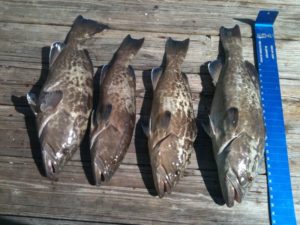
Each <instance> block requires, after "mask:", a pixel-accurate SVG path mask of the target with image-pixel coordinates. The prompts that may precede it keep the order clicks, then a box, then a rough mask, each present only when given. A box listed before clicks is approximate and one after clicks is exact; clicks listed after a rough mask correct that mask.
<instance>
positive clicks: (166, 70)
mask: <svg viewBox="0 0 300 225" xmlns="http://www.w3.org/2000/svg"><path fill="white" fill-rule="evenodd" d="M188 45H189V39H186V40H184V41H175V40H173V39H171V38H169V39H168V40H167V42H166V49H165V56H164V61H163V64H162V66H161V67H160V68H156V69H153V70H152V74H151V76H152V83H153V88H154V93H153V102H152V110H151V115H150V123H149V128H148V129H147V130H148V131H145V132H146V133H147V134H148V148H149V153H150V160H151V166H152V173H153V177H154V184H155V188H156V190H157V193H158V195H159V197H163V196H164V195H165V193H166V192H167V193H171V191H172V189H173V187H174V186H175V184H176V183H177V182H178V181H179V179H180V178H181V177H182V176H183V172H184V170H185V168H186V167H187V165H188V163H189V159H190V156H191V153H192V151H193V150H194V147H193V143H194V141H195V139H196V133H197V127H196V123H195V117H194V111H193V106H192V97H191V91H190V87H189V84H188V79H187V77H186V75H185V74H183V73H182V72H181V64H182V63H183V60H184V58H185V56H186V53H187V50H188Z"/></svg>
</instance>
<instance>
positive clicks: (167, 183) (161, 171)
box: [154, 165, 176, 198]
mask: <svg viewBox="0 0 300 225" xmlns="http://www.w3.org/2000/svg"><path fill="white" fill-rule="evenodd" d="M172 177H175V175H173V174H172V173H168V172H167V171H166V169H165V168H164V167H163V166H162V165H159V166H158V168H157V169H156V172H155V175H154V185H155V187H156V191H157V193H158V196H159V197H160V198H163V197H164V196H165V193H168V194H170V193H171V191H172V189H173V187H174V186H175V183H176V182H175V179H172Z"/></svg>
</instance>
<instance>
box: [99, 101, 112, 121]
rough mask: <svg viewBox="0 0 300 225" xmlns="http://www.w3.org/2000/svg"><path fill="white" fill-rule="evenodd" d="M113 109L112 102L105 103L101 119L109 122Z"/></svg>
mask: <svg viewBox="0 0 300 225" xmlns="http://www.w3.org/2000/svg"><path fill="white" fill-rule="evenodd" d="M111 111H112V105H111V104H107V105H105V106H104V107H103V109H102V112H101V119H102V120H103V121H105V122H108V120H109V117H110V115H111Z"/></svg>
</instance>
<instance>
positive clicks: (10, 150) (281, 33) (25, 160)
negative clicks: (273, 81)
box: [0, 0, 300, 225]
mask: <svg viewBox="0 0 300 225" xmlns="http://www.w3.org/2000/svg"><path fill="white" fill-rule="evenodd" d="M257 2H260V3H257ZM257 2H256V1H254V0H239V1H233V0H226V1H221V0H212V1H210V0H206V1H197V0H185V1H176V0H165V1H161V0H147V1H146V0H145V1H141V0H140V1H134V0H126V1H121V0H114V1H96V0H90V1H88V0H73V1H66V0H65V1H49V0H47V1H44V0H35V1H25V0H24V1H21V0H19V1H1V0H0V6H1V7H0V214H1V215H0V224H20V225H21V224H22V225H23V224H36V225H40V224H64V225H71V224H75V225H83V224H85V225H86V224H99V223H104V224H171V223H172V224H205V225H210V224H226V225H228V224H245V225H246V224H247V225H248V224H269V218H268V204H267V189H266V176H265V171H264V169H262V170H261V172H260V174H259V176H258V177H257V180H256V183H255V185H254V186H253V187H252V189H251V191H250V193H248V196H247V199H246V200H245V201H244V202H243V203H242V204H236V205H235V207H234V208H231V209H229V208H227V207H226V206H225V205H224V203H223V200H222V197H221V194H220V187H219V184H218V180H217V172H216V165H215V163H214V160H213V156H212V152H211V144H210V142H209V140H208V138H207V136H206V135H205V134H204V132H203V131H202V129H201V128H200V126H199V135H198V139H197V143H196V153H193V157H192V162H191V164H190V165H189V167H188V169H187V171H186V176H185V177H184V178H183V179H182V180H181V182H180V183H179V184H178V185H177V186H176V188H175V190H174V192H173V193H172V194H171V195H169V196H167V197H165V198H163V199H159V198H158V197H157V196H155V191H154V187H153V181H152V175H151V169H150V165H149V157H148V153H147V147H146V146H147V144H146V138H145V137H144V136H143V134H142V131H141V127H140V120H139V118H140V116H141V115H142V116H147V115H148V114H149V107H150V103H151V101H150V98H149V90H148V87H149V69H151V68H152V67H153V66H158V65H159V64H160V62H161V60H162V56H163V51H164V45H165V41H166V38H167V37H169V36H171V37H173V38H175V39H179V40H180V39H184V38H187V37H190V39H191V43H190V48H189V52H188V55H187V58H186V60H185V62H184V65H183V71H184V72H186V73H187V74H188V78H189V81H190V85H191V89H192V92H193V100H194V110H195V113H196V115H198V118H199V120H201V119H203V118H205V115H206V112H207V109H208V107H209V103H210V101H211V98H212V91H213V89H212V84H211V82H210V79H209V76H208V75H207V69H206V66H205V65H206V63H207V62H208V61H210V60H213V59H215V58H216V56H217V54H218V42H219V37H218V30H219V27H220V26H222V25H224V26H227V27H233V26H234V25H235V24H236V23H237V24H240V26H241V31H242V35H243V43H244V56H245V59H247V60H250V61H252V62H253V45H252V39H251V36H252V34H251V27H250V26H249V24H247V23H249V22H251V20H253V19H255V18H256V15H257V12H258V10H259V9H262V8H264V9H277V10H279V11H280V14H279V17H278V19H277V22H276V28H275V32H276V37H277V53H278V63H279V70H280V83H281V92H282V98H283V106H284V116H285V124H286V132H287V142H288V151H289V160H290V170H291V179H292V185H293V194H294V202H295V207H296V214H298V218H297V221H298V223H299V224H300V216H299V215H300V174H299V171H300V170H299V169H300V150H299V149H300V133H299V131H300V76H299V66H300V29H299V28H300V1H295V0H285V1H276V0H262V1H257ZM78 14H82V15H83V16H85V17H87V18H91V19H95V20H97V21H101V22H103V23H107V24H109V25H110V27H111V28H112V29H111V30H109V31H107V32H105V34H104V35H103V36H100V35H99V36H98V37H95V38H94V39H93V40H92V41H90V42H89V46H90V47H89V49H90V55H91V58H92V61H93V64H94V67H95V71H97V68H99V67H100V66H101V65H103V64H106V63H107V62H108V61H109V60H110V58H111V57H112V54H113V53H114V51H115V50H116V48H117V47H118V45H119V44H120V42H121V40H122V39H123V38H124V37H125V36H126V35H127V34H129V33H130V34H131V35H132V36H133V37H135V38H140V37H145V38H146V40H145V43H144V46H143V48H142V49H141V51H140V52H139V54H138V55H137V56H136V57H135V59H134V61H133V63H132V65H133V67H134V68H135V69H136V74H137V90H136V99H137V127H136V131H135V135H134V137H133V139H132V144H131V146H130V149H129V151H128V153H127V155H126V157H125V159H124V161H123V163H122V165H121V166H120V168H119V170H118V171H117V173H116V174H115V176H114V177H113V179H112V180H111V182H109V183H107V184H105V185H103V186H101V187H96V186H94V185H92V184H91V183H92V177H91V167H90V157H89V151H88V148H86V142H84V144H83V145H82V148H81V149H80V150H78V152H77V153H76V154H75V155H74V157H73V159H72V160H71V161H70V162H69V163H68V164H67V165H66V166H65V168H64V170H63V172H62V173H61V174H60V177H59V181H58V182H51V181H49V180H48V179H46V178H45V177H44V176H43V169H42V168H43V167H42V164H41V153H40V147H39V144H38V140H37V137H36V129H35V124H34V117H33V114H32V113H31V112H30V110H29V107H28V105H27V103H26V99H25V97H24V96H25V94H26V93H27V92H28V91H29V90H31V89H33V90H36V91H37V90H39V88H40V87H41V84H43V82H44V81H45V77H46V75H47V68H48V54H49V45H50V44H51V43H52V42H53V41H62V40H64V38H65V36H66V34H67V32H68V31H69V29H70V25H71V24H72V22H73V20H74V18H75V17H76V16H77V15H78ZM235 19H239V20H235ZM241 21H244V22H247V23H243V22H241ZM145 87H146V88H145Z"/></svg>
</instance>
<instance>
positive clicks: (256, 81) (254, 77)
mask: <svg viewBox="0 0 300 225" xmlns="http://www.w3.org/2000/svg"><path fill="white" fill-rule="evenodd" d="M244 63H245V67H246V70H247V73H248V75H249V76H250V78H251V81H252V82H253V84H254V86H255V88H259V78H258V73H257V70H256V68H255V66H254V65H253V64H252V63H250V62H249V61H247V60H246V61H245V62H244Z"/></svg>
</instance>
